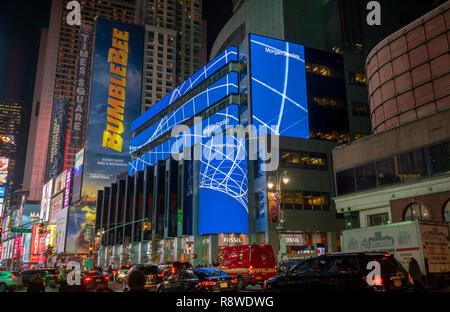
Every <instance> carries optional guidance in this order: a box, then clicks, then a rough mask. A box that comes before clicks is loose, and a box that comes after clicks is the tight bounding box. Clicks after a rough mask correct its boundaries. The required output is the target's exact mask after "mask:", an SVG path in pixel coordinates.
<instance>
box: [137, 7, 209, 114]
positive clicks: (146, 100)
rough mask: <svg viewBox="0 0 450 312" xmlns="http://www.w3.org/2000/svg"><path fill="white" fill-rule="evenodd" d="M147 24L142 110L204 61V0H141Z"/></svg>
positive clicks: (159, 98) (198, 67) (143, 20)
mask: <svg viewBox="0 0 450 312" xmlns="http://www.w3.org/2000/svg"><path fill="white" fill-rule="evenodd" d="M139 11H140V12H142V13H141V16H140V18H141V20H140V23H142V24H145V47H144V49H145V51H144V74H143V75H144V76H143V83H142V87H143V88H142V112H144V111H146V110H147V109H149V108H150V107H151V106H153V105H155V104H156V103H157V102H159V101H160V100H161V99H162V98H163V97H164V96H165V95H166V94H168V93H169V92H170V91H172V90H173V89H174V88H175V85H178V84H180V83H182V82H183V81H185V80H186V79H187V78H188V77H190V76H191V75H193V74H194V73H195V72H196V71H197V70H199V69H200V67H201V66H202V65H204V64H202V53H203V54H204V52H202V32H203V31H204V29H203V27H202V1H201V0H188V1H181V0H146V1H141V2H140V9H139Z"/></svg>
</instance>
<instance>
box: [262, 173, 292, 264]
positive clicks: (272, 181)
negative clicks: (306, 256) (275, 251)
mask: <svg viewBox="0 0 450 312" xmlns="http://www.w3.org/2000/svg"><path fill="white" fill-rule="evenodd" d="M281 182H283V183H284V184H288V183H289V177H288V174H287V171H283V173H282V174H281V175H280V176H278V172H276V176H275V178H274V177H269V178H268V181H267V187H268V189H269V190H273V189H274V188H275V192H276V193H277V197H278V200H277V208H278V211H279V212H280V218H279V219H278V226H277V227H276V230H277V234H278V240H279V242H280V260H281V258H282V254H283V253H285V252H286V246H285V241H284V235H283V234H281V233H280V230H283V229H284V223H285V219H284V209H281Z"/></svg>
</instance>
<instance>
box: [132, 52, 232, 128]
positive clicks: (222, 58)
mask: <svg viewBox="0 0 450 312" xmlns="http://www.w3.org/2000/svg"><path fill="white" fill-rule="evenodd" d="M237 60H238V49H237V48H236V47H229V48H228V49H226V50H225V51H224V52H222V53H221V54H220V55H219V56H217V57H216V58H215V59H213V60H212V61H211V62H209V63H208V64H206V65H205V66H204V67H202V68H201V69H200V70H199V71H198V72H196V73H195V74H194V75H192V76H191V77H190V78H189V79H188V80H186V81H185V82H183V83H182V84H181V85H180V86H179V87H177V88H176V89H175V90H173V91H172V92H170V93H169V94H167V95H166V96H165V97H164V98H162V99H161V101H159V102H158V103H156V104H155V105H154V106H152V107H150V108H149V109H148V110H147V111H146V112H145V113H143V114H142V115H141V116H139V117H138V118H137V119H136V120H134V121H133V122H132V123H131V131H132V132H133V131H135V130H136V129H137V128H139V127H140V126H142V125H143V124H144V123H146V122H147V121H148V120H150V119H151V118H152V117H153V116H155V115H156V114H158V113H159V112H161V111H162V110H163V109H165V108H166V107H168V106H169V105H171V104H172V103H173V102H175V101H176V100H178V99H179V98H180V97H182V96H183V95H185V94H186V93H188V92H189V91H190V90H192V89H193V88H194V87H195V86H197V85H198V84H199V83H201V82H202V81H204V80H205V79H206V78H208V77H209V76H211V75H212V74H214V73H215V72H217V71H218V70H219V69H220V68H222V67H223V66H224V65H225V64H228V63H229V62H237Z"/></svg>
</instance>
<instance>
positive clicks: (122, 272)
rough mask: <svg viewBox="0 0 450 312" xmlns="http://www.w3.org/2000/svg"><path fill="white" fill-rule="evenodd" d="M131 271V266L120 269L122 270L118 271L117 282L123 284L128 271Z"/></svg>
mask: <svg viewBox="0 0 450 312" xmlns="http://www.w3.org/2000/svg"><path fill="white" fill-rule="evenodd" d="M130 269H131V265H129V264H127V265H123V266H121V267H120V269H119V270H118V271H117V276H116V281H118V282H123V281H124V280H125V278H126V277H127V274H128V271H129V270H130Z"/></svg>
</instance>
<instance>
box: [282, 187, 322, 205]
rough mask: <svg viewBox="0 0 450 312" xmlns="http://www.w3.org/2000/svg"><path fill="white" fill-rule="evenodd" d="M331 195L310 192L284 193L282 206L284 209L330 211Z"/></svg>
mask: <svg viewBox="0 0 450 312" xmlns="http://www.w3.org/2000/svg"><path fill="white" fill-rule="evenodd" d="M328 198H329V194H328V193H321V192H308V191H282V193H281V204H282V207H283V208H284V209H296V210H329V209H330V208H329V200H328Z"/></svg>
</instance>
